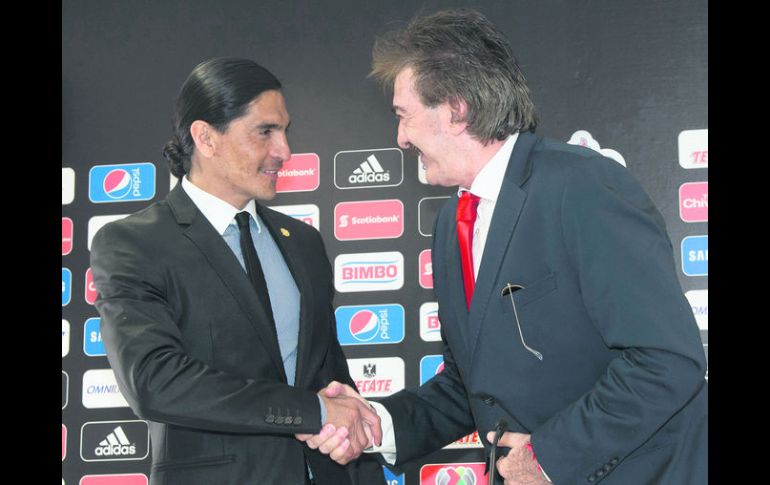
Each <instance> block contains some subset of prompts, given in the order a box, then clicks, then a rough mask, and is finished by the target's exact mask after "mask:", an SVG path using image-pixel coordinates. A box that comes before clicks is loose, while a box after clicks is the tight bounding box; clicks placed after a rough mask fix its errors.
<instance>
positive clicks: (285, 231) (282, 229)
mask: <svg viewBox="0 0 770 485" xmlns="http://www.w3.org/2000/svg"><path fill="white" fill-rule="evenodd" d="M281 234H283V235H284V236H285V237H289V235H290V234H291V233H290V232H289V230H288V229H286V228H284V227H282V228H281Z"/></svg>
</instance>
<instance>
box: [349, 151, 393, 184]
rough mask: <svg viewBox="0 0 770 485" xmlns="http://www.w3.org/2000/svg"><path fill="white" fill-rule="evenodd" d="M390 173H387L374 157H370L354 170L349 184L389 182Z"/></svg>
mask: <svg viewBox="0 0 770 485" xmlns="http://www.w3.org/2000/svg"><path fill="white" fill-rule="evenodd" d="M389 181H390V171H386V170H385V169H384V168H382V165H380V161H379V160H377V157H375V156H374V155H369V156H368V157H367V158H366V160H364V161H363V162H361V165H360V166H359V167H358V168H357V169H355V170H353V173H352V174H350V177H348V182H350V183H351V184H355V183H364V182H389Z"/></svg>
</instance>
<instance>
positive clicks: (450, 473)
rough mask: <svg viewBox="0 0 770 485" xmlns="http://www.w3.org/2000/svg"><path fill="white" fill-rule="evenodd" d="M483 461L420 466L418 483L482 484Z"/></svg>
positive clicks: (484, 480) (484, 477)
mask: <svg viewBox="0 0 770 485" xmlns="http://www.w3.org/2000/svg"><path fill="white" fill-rule="evenodd" d="M487 480H488V478H487V475H486V474H485V473H484V463H441V464H429V465H423V467H422V468H420V485H483V484H485V483H487Z"/></svg>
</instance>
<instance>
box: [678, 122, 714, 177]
mask: <svg viewBox="0 0 770 485" xmlns="http://www.w3.org/2000/svg"><path fill="white" fill-rule="evenodd" d="M679 165H680V166H681V167H682V168H687V169H691V168H708V166H709V131H708V130H707V129H706V130H684V131H682V132H681V133H679Z"/></svg>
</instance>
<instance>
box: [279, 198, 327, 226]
mask: <svg viewBox="0 0 770 485" xmlns="http://www.w3.org/2000/svg"><path fill="white" fill-rule="evenodd" d="M270 208H271V209H273V210H274V211H278V212H280V213H281V214H285V215H287V216H289V217H292V218H294V219H297V220H298V221H302V222H304V223H305V224H308V225H310V226H313V227H315V228H316V230H318V228H319V227H320V225H319V224H320V214H321V211H320V210H319V209H318V206H317V205H315V204H294V205H273V206H270Z"/></svg>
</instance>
